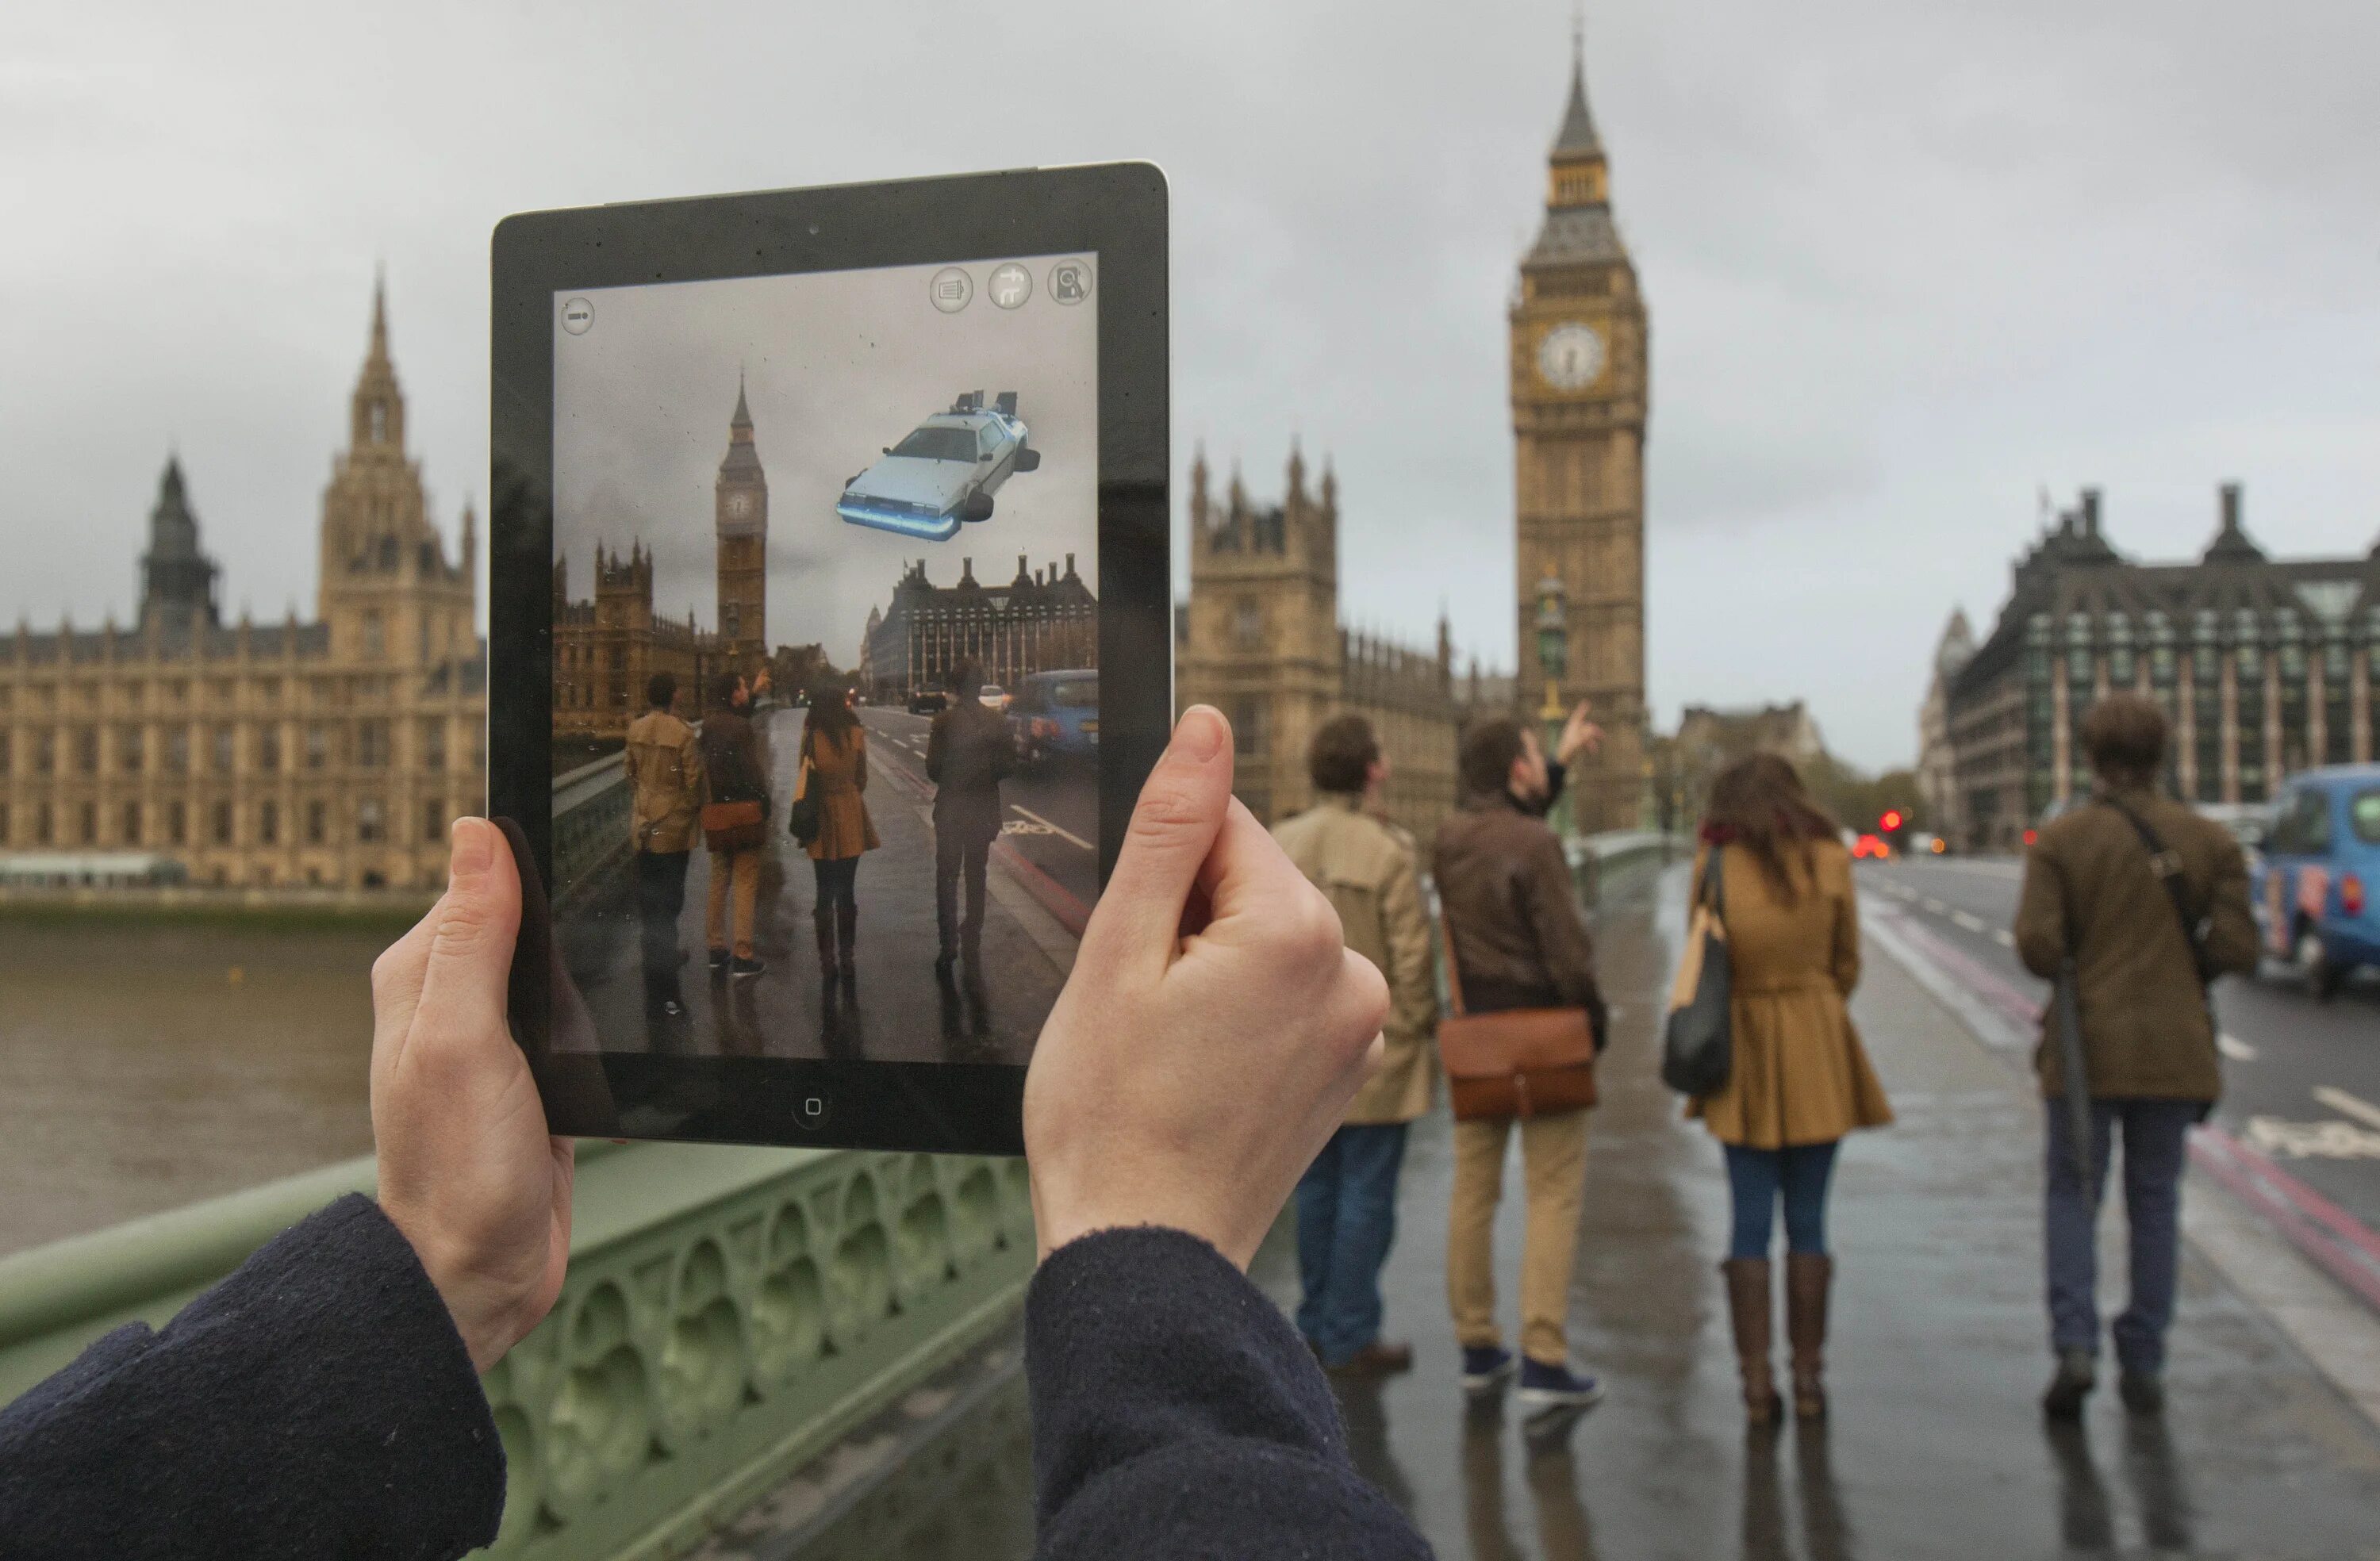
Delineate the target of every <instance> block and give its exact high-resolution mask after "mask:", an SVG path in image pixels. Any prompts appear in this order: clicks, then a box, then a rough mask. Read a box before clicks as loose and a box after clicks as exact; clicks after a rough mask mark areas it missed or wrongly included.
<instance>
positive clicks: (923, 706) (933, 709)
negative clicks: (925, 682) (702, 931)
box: [909, 688, 951, 716]
mask: <svg viewBox="0 0 2380 1561" xmlns="http://www.w3.org/2000/svg"><path fill="white" fill-rule="evenodd" d="M949 708H951V696H949V695H947V694H944V693H943V692H942V691H941V689H939V688H919V689H913V690H911V692H910V695H909V713H910V714H911V715H913V716H938V715H941V713H942V712H943V711H944V710H947V709H949Z"/></svg>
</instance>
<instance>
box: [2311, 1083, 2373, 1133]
mask: <svg viewBox="0 0 2380 1561" xmlns="http://www.w3.org/2000/svg"><path fill="white" fill-rule="evenodd" d="M2313 1097H2314V1098H2315V1099H2316V1100H2319V1101H2321V1102H2322V1103H2323V1104H2324V1105H2325V1106H2327V1107H2330V1108H2331V1109H2332V1110H2334V1111H2336V1112H2338V1114H2339V1115H2340V1116H2342V1117H2353V1118H2356V1119H2359V1120H2361V1121H2365V1122H2369V1123H2370V1124H2371V1125H2372V1126H2374V1127H2375V1128H2380V1106H2374V1105H2373V1104H2372V1103H2371V1102H2370V1101H2368V1100H2362V1099H2359V1098H2357V1097H2356V1096H2354V1095H2350V1094H2348V1093H2347V1092H2346V1091H2345V1090H2343V1089H2340V1088H2339V1087H2338V1085H2336V1084H2318V1085H2316V1086H2315V1088H2314V1092H2313Z"/></svg>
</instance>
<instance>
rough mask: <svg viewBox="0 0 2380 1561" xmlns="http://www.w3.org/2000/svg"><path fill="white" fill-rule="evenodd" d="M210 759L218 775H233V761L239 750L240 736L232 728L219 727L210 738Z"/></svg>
mask: <svg viewBox="0 0 2380 1561" xmlns="http://www.w3.org/2000/svg"><path fill="white" fill-rule="evenodd" d="M207 745H208V748H209V749H210V751H211V752H210V758H211V760H212V763H213V765H214V768H215V773H216V774H217V775H229V774H230V773H231V767H232V760H233V758H234V756H235V755H236V754H237V750H238V735H237V731H236V729H234V728H232V727H230V726H218V727H216V728H215V729H214V731H213V732H211V733H210V734H209V737H208V744H207Z"/></svg>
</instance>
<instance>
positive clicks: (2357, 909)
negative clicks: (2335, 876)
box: [2338, 873, 2363, 916]
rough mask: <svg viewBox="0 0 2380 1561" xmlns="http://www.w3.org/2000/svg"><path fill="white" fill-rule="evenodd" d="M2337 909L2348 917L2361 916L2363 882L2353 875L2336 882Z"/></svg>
mask: <svg viewBox="0 0 2380 1561" xmlns="http://www.w3.org/2000/svg"><path fill="white" fill-rule="evenodd" d="M2338 908H2339V909H2340V910H2342V911H2345V912H2346V913H2347V914H2349V915H2350V916H2360V915H2362V914H2363V880H2362V878H2359V877H2356V876H2355V875H2354V874H2353V873H2350V874H2348V875H2347V876H2346V877H2343V878H2341V879H2339V880H2338Z"/></svg>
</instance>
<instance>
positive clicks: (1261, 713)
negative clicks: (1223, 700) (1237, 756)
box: [1231, 694, 1272, 758]
mask: <svg viewBox="0 0 2380 1561" xmlns="http://www.w3.org/2000/svg"><path fill="white" fill-rule="evenodd" d="M1271 708H1272V706H1271V701H1269V700H1268V699H1266V698H1265V697H1264V696H1262V695H1257V694H1243V695H1241V696H1238V697H1237V698H1234V699H1233V701H1232V708H1231V717H1232V745H1233V748H1234V749H1235V750H1237V751H1238V752H1239V753H1241V754H1243V755H1245V756H1248V757H1251V758H1253V757H1257V756H1260V755H1262V754H1265V753H1267V752H1269V751H1270V746H1271V744H1270V739H1271V732H1270V731H1269V727H1270V724H1271V723H1270V721H1269V719H1268V718H1269V716H1270V714H1271Z"/></svg>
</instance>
